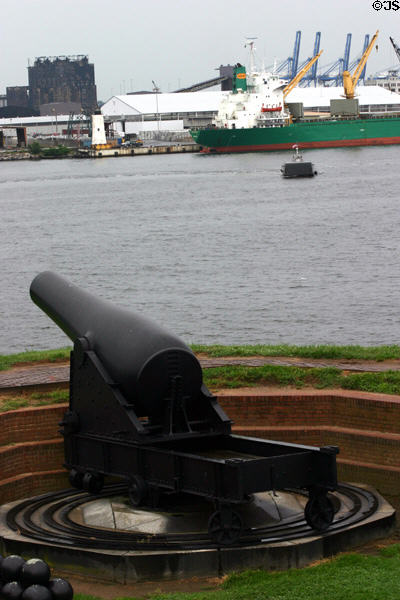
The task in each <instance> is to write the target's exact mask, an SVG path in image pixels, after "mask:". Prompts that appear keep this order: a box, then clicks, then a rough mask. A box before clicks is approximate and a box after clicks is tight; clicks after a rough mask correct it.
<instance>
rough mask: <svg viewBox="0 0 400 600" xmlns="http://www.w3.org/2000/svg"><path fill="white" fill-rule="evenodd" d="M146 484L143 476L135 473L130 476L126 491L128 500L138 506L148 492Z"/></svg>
mask: <svg viewBox="0 0 400 600" xmlns="http://www.w3.org/2000/svg"><path fill="white" fill-rule="evenodd" d="M148 491H149V490H148V486H147V483H146V482H145V480H144V479H143V477H140V475H135V476H134V477H132V479H131V482H130V484H129V488H128V493H129V500H130V501H131V504H132V505H133V506H140V505H141V504H143V503H144V502H145V500H146V497H147V494H148Z"/></svg>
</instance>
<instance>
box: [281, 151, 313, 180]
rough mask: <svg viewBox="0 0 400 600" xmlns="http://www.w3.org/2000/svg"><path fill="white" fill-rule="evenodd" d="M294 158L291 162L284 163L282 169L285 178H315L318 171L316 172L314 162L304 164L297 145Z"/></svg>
mask: <svg viewBox="0 0 400 600" xmlns="http://www.w3.org/2000/svg"><path fill="white" fill-rule="evenodd" d="M293 150H294V153H293V158H292V161H291V162H287V163H284V164H283V165H282V167H281V173H282V176H283V177H286V178H290V177H314V175H317V171H315V170H314V165H313V163H312V162H304V161H303V156H302V154H301V153H300V151H299V147H298V146H297V144H295V145H294V146H293Z"/></svg>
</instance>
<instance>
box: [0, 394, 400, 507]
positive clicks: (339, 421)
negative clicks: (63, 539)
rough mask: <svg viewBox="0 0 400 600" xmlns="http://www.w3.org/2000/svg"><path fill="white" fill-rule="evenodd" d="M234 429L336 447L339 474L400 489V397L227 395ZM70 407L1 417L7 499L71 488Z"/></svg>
mask: <svg viewBox="0 0 400 600" xmlns="http://www.w3.org/2000/svg"><path fill="white" fill-rule="evenodd" d="M219 402H220V404H221V405H222V407H223V408H224V410H225V411H226V412H227V414H228V415H229V416H230V417H231V418H232V420H233V421H234V433H237V434H239V435H248V436H252V437H260V438H264V439H272V440H281V441H284V442H292V443H298V444H305V445H310V446H324V445H336V446H339V447H340V454H339V456H338V470H339V478H340V479H341V480H342V481H352V482H360V483H368V484H370V485H373V486H374V487H376V488H377V489H378V490H379V491H380V492H382V493H383V494H385V493H386V494H391V495H396V494H400V398H399V397H398V396H385V395H380V394H369V393H365V394H364V393H361V392H345V391H337V392H336V391H335V392H334V393H332V392H329V393H327V392H318V391H315V392H307V393H302V392H301V391H290V392H287V393H282V394H279V395H277V394H272V393H260V394H257V395H256V394H251V393H250V394H240V392H238V391H236V392H232V395H222V396H220V397H219ZM65 409H66V405H65V404H64V405H57V406H45V407H40V408H27V409H20V410H17V411H9V412H6V413H3V414H0V504H3V503H5V502H8V501H11V500H15V499H17V498H22V497H25V496H29V495H36V494H40V493H44V492H47V491H50V490H54V489H61V488H64V487H68V479H67V473H66V471H65V470H64V469H63V467H62V464H63V440H62V436H61V435H60V434H59V433H58V429H59V426H58V423H59V422H60V421H61V419H62V416H63V413H64V411H65Z"/></svg>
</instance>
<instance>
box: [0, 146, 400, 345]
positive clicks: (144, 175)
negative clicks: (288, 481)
mask: <svg viewBox="0 0 400 600" xmlns="http://www.w3.org/2000/svg"><path fill="white" fill-rule="evenodd" d="M290 156H291V153H290V152H280V153H279V152H276V153H255V154H252V153H248V154H237V155H200V154H179V155H161V156H144V157H126V158H108V159H99V160H47V161H46V160H42V161H34V162H30V161H16V162H3V163H2V164H1V165H0V207H1V219H0V247H1V285H0V309H1V314H0V353H2V354H7V353H11V352H18V351H22V350H25V349H45V348H56V347H60V346H65V345H68V344H69V343H70V342H69V340H68V338H66V337H65V336H64V334H63V333H62V332H61V331H60V330H59V329H58V327H57V326H56V325H55V324H53V322H52V321H50V319H49V318H48V317H46V316H45V315H44V314H43V313H42V312H41V311H40V310H39V309H38V308H37V307H36V306H35V305H34V304H33V303H32V301H31V300H30V297H29V285H30V282H31V281H32V279H33V278H34V277H35V275H36V274H37V273H39V272H40V271H43V270H52V271H56V272H58V273H59V274H61V275H63V276H65V277H67V278H68V279H70V280H71V281H72V282H74V283H76V284H78V285H80V286H82V287H83V288H85V289H87V290H89V291H91V292H93V293H94V294H96V295H98V296H99V297H102V298H105V299H108V300H111V301H112V302H114V303H116V304H119V305H121V306H125V307H129V308H131V309H132V310H134V311H136V312H139V313H142V314H145V315H147V316H148V317H151V318H153V319H155V320H156V321H158V322H159V323H161V324H163V325H164V326H165V327H167V328H169V329H170V330H172V331H174V332H175V333H176V334H178V335H179V336H180V337H181V338H182V339H183V340H184V341H186V342H187V343H206V344H213V343H223V344H256V343H271V344H278V343H289V344H322V343H324V344H362V345H379V344H397V343H400V325H399V321H400V267H399V240H400V234H399V231H400V207H399V191H400V184H399V171H398V169H399V166H398V165H399V164H400V146H392V147H368V148H346V149H324V150H313V151H308V152H306V153H305V154H304V159H305V160H311V161H312V162H313V163H314V164H315V168H316V170H317V171H318V175H317V176H316V177H314V178H309V179H294V180H287V179H283V178H282V177H281V175H280V167H281V164H282V163H283V162H285V161H286V160H288V159H290Z"/></svg>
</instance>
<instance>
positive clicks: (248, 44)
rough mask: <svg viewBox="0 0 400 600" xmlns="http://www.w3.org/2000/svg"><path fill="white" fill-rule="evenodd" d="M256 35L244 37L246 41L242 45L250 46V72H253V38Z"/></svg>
mask: <svg viewBox="0 0 400 600" xmlns="http://www.w3.org/2000/svg"><path fill="white" fill-rule="evenodd" d="M256 39H257V38H256V37H249V38H246V43H245V45H244V47H245V48H246V47H247V46H249V48H250V73H254V72H255V51H256V49H255V46H254V40H256Z"/></svg>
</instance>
